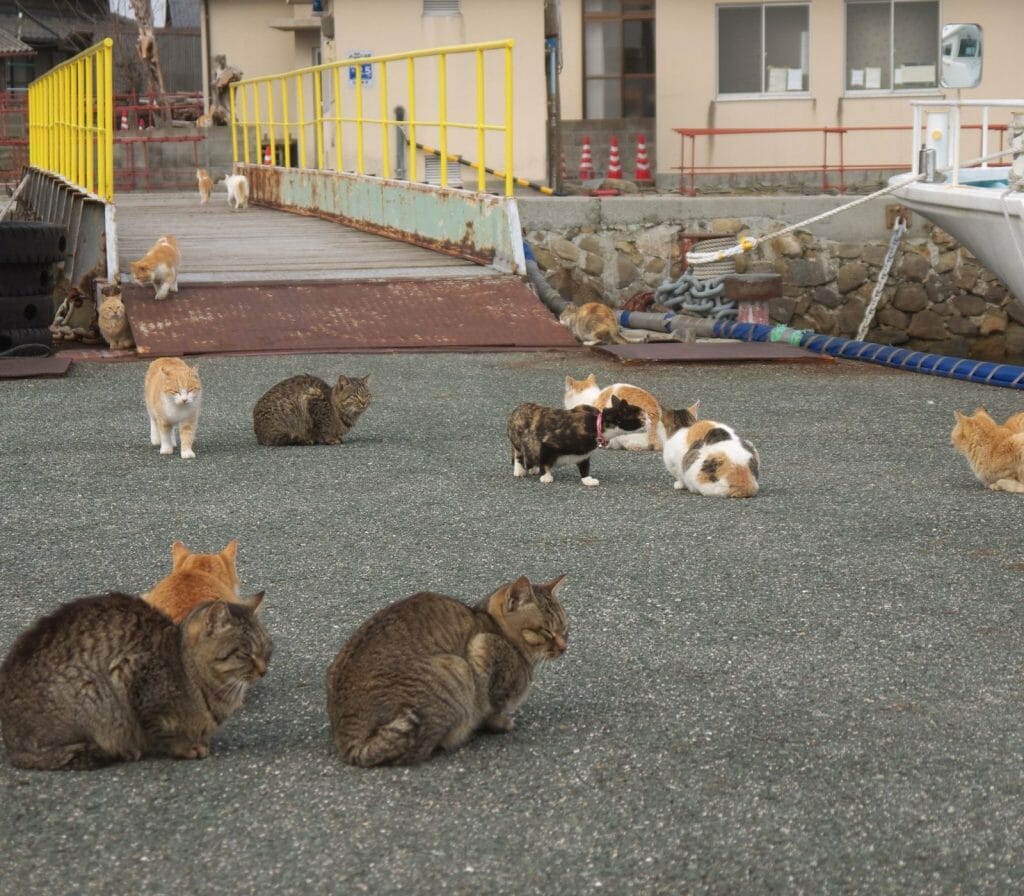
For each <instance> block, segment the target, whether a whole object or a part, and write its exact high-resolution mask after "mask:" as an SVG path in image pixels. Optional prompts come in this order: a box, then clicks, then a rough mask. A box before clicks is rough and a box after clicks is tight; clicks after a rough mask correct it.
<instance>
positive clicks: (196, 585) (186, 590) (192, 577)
mask: <svg viewBox="0 0 1024 896" xmlns="http://www.w3.org/2000/svg"><path fill="white" fill-rule="evenodd" d="M237 554H238V540H237V539H235V538H232V539H231V541H229V542H228V546H227V547H226V548H224V550H223V551H221V552H220V553H217V554H193V553H192V551H190V550H189V549H188V548H187V547H185V545H183V544H182V543H181V542H180V541H176V542H174V544H172V545H171V558H172V561H173V562H172V565H171V572H170V575H167V576H164V578H162V579H161V580H160V581H159V582H157V583H156V584H155V585H154V586H153V587H152V588H151V589H150V590H149V591H147V592H146V593H145V594H143V595H142V599H143V600H144V601H145V602H146V603H147V604H149V605H150V606H153V607H156V608H157V609H158V610H159V611H160V612H161V613H163V614H164V615H165V616H168V617H170V619H171V620H172V621H173V622H181V620H182V619H184V618H185V617H186V616H188V614H189V613H191V612H192V610H194V609H195V608H196V606H198V605H199V604H201V603H203V602H204V601H208V600H226V601H227V602H228V603H234V604H244V605H246V606H248V607H249V608H250V609H251V610H255V609H256V608H257V607H258V606H259V604H260V601H261V600H262V599H263V594H262V592H261V593H260V594H257V595H254V596H253V597H251V598H242V597H239V596H238V584H239V582H238V571H237V569H236V568H235V557H236V556H237Z"/></svg>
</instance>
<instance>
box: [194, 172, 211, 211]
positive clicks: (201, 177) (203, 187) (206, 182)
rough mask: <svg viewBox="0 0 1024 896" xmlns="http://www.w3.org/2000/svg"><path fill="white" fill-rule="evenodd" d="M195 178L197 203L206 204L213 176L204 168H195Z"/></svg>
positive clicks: (208, 199)
mask: <svg viewBox="0 0 1024 896" xmlns="http://www.w3.org/2000/svg"><path fill="white" fill-rule="evenodd" d="M196 180H197V181H198V182H199V204H200V205H206V203H207V202H209V201H210V193H211V192H212V190H213V178H212V177H210V174H209V172H208V171H207V170H206V169H205V168H196Z"/></svg>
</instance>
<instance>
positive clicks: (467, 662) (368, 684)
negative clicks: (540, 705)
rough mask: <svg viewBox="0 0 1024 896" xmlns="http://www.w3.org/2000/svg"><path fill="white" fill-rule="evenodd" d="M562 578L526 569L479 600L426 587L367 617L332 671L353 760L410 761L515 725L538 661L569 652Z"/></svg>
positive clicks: (334, 697) (335, 725) (346, 752)
mask: <svg viewBox="0 0 1024 896" xmlns="http://www.w3.org/2000/svg"><path fill="white" fill-rule="evenodd" d="M562 579H563V576H559V577H558V578H557V579H554V580H552V581H550V582H548V583H547V584H545V585H533V584H531V583H530V581H529V580H528V579H527V578H526V576H520V577H519V578H518V579H516V580H515V581H514V582H510V583H508V584H506V585H502V586H501V587H500V588H498V590H497V591H495V592H494V593H493V594H491V595H490V596H489V597H487V598H485V599H484V600H483V601H481V602H480V603H479V604H477V605H476V606H475V607H471V606H468V605H467V604H465V603H463V602H462V601H460V600H456V599H455V598H454V597H447V596H446V595H443V594H434V593H430V592H421V593H419V594H414V595H412V596H411V597H407V598H405V599H404V600H400V601H398V602H396V603H393V604H390V605H389V606H387V607H385V608H384V609H382V610H380V611H379V612H377V613H376V614H374V615H373V616H372V617H370V619H368V620H367V621H366V622H364V623H363V624H362V625H361V626H360V627H359V629H358V630H357V631H356V632H355V634H353V635H352V637H351V638H349V640H348V642H347V643H346V644H345V645H344V647H343V648H342V649H341V651H339V653H338V655H337V656H336V657H335V659H334V662H333V663H332V664H331V667H330V669H329V670H328V673H327V714H328V716H329V717H330V721H331V733H332V736H333V740H334V744H335V746H336V747H337V749H338V751H339V752H340V753H341V757H342V759H344V760H345V761H346V762H348V763H350V764H352V765H359V766H366V767H368V766H375V765H411V764H413V763H417V762H423V761H424V760H426V759H429V758H430V757H431V756H432V755H433V753H434V752H435V751H436V750H438V749H441V748H443V749H445V750H454V749H456V748H457V747H459V746H461V745H462V744H463V743H465V742H466V741H467V740H468V739H469V737H470V736H471V735H472V734H473V733H474V732H475V731H477V730H480V729H483V730H486V731H492V732H506V731H511V730H512V729H513V727H514V722H513V720H512V718H511V716H510V715H509V714H510V713H511V712H513V711H514V710H515V709H516V707H517V706H519V705H520V704H521V703H522V702H523V700H524V699H525V698H526V693H527V691H528V690H529V687H530V682H531V680H532V678H533V671H534V669H535V668H536V666H537V664H538V663H540V662H542V661H544V660H549V659H556V658H557V657H559V656H561V655H562V654H563V653H564V652H565V650H566V647H567V646H568V641H569V623H568V621H567V619H566V615H565V610H564V609H563V608H562V605H561V604H560V603H559V601H558V598H557V597H556V596H555V595H556V593H557V591H558V589H559V587H560V586H561V583H562Z"/></svg>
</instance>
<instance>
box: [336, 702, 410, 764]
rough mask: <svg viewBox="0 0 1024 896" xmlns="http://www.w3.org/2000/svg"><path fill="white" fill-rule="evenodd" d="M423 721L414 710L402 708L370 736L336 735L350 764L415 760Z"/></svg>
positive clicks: (340, 747) (392, 762)
mask: <svg viewBox="0 0 1024 896" xmlns="http://www.w3.org/2000/svg"><path fill="white" fill-rule="evenodd" d="M422 727H423V720H422V719H421V718H420V715H419V713H418V712H416V710H414V709H403V710H402V711H401V712H400V713H399V714H398V715H397V716H396V717H395V718H393V719H392V720H391V721H390V722H387V723H386V724H384V725H381V726H380V727H379V728H377V729H376V730H375V731H373V732H371V733H370V735H369V736H367V737H355V738H346V737H344V735H343V734H342V733H340V732H338V733H336V734H335V738H334V740H335V743H336V744H337V746H338V751H339V752H340V753H341V757H342V759H344V760H345V761H346V762H347V763H349V764H350V765H358V766H361V767H362V768H371V767H373V766H375V765H393V764H395V763H407V762H410V761H414V760H415V758H419V757H413V755H412V754H413V753H414V752H415V751H416V747H417V745H418V741H419V735H420V729H421V728H422Z"/></svg>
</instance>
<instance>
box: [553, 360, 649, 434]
mask: <svg viewBox="0 0 1024 896" xmlns="http://www.w3.org/2000/svg"><path fill="white" fill-rule="evenodd" d="M613 395H617V396H618V397H619V398H621V399H622V400H623V401H628V402H629V403H630V404H632V405H636V406H637V407H638V408H640V410H642V411H643V412H644V415H645V416H646V418H647V429H646V432H627V433H622V434H621V435H618V436H615V437H614V438H612V439H609V440H608V447H609V448H624V449H626V450H627V451H660V450H661V446H662V441H661V438H662V437H661V429H660V424H661V405H660V404H659V403H658V399H656V398H655V397H654V396H653V395H651V393H650V392H648V391H647V390H646V389H641V388H640V387H639V386H632V385H630V384H629V383H613V384H612V385H611V386H605V388H603V389H602V388H601V387H600V386H599V385H598V384H597V377H596V376H594V374H592V373H591V374H589V375H588V376H587V377H586V379H582V380H575V379H573V378H572V377H571V376H567V377H566V378H565V399H564V402H565V407H566V409H568V408H575V407H578V406H579V405H581V404H589V405H590V406H591V407H594V408H597V409H598V410H603V409H604V408H606V407H608V405H609V404H611V401H612V396H613Z"/></svg>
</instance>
